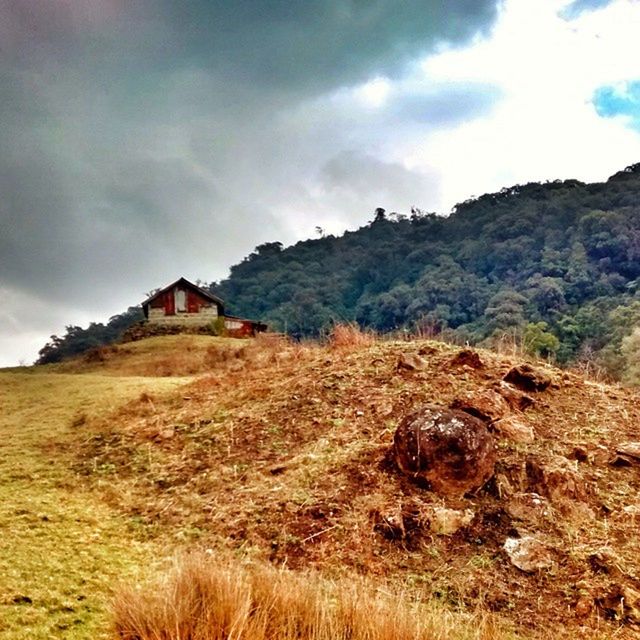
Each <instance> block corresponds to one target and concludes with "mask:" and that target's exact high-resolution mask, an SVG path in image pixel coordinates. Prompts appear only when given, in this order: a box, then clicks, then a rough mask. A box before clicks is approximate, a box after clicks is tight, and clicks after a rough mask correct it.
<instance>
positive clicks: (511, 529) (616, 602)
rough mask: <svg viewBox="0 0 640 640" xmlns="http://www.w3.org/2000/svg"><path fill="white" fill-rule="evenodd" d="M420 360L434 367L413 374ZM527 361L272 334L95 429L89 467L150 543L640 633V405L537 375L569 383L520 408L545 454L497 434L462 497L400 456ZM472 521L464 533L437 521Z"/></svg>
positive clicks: (571, 627)
mask: <svg viewBox="0 0 640 640" xmlns="http://www.w3.org/2000/svg"><path fill="white" fill-rule="evenodd" d="M403 354H405V356H406V355H419V356H420V358H421V360H422V361H423V362H424V366H423V365H422V364H421V365H420V367H419V368H415V369H408V368H405V367H400V368H398V366H397V365H398V362H399V359H400V357H401V356H402V355H403ZM405 360H406V358H405ZM519 364H522V361H521V360H519V359H516V358H509V357H503V356H498V355H496V354H493V353H490V352H484V351H482V352H480V354H479V357H477V358H476V357H475V356H474V355H473V354H469V353H468V351H467V352H465V353H464V354H463V355H462V356H459V349H457V348H456V347H452V346H449V345H444V344H440V343H436V342H426V341H423V342H378V343H375V344H373V345H371V346H363V347H358V348H353V349H349V348H348V345H347V346H344V347H343V348H341V349H331V348H330V347H327V348H325V347H314V346H300V345H292V344H288V343H285V342H283V341H274V342H273V343H269V341H268V340H263V341H257V342H256V343H254V344H253V345H252V346H250V347H247V348H246V349H244V350H243V351H242V353H241V354H240V355H239V356H237V357H234V358H233V359H231V360H225V361H222V362H220V363H218V364H217V365H213V366H212V370H211V373H209V374H207V375H205V376H203V377H201V378H199V379H198V380H197V381H195V382H194V383H192V384H191V385H189V386H187V387H182V388H181V390H180V392H179V393H172V394H170V395H167V396H163V397H161V398H152V397H149V396H148V395H143V396H141V397H140V398H139V399H138V400H136V401H134V402H132V403H130V404H128V405H127V406H126V407H125V408H124V409H121V410H118V411H116V412H115V413H114V414H113V415H111V416H110V417H109V418H108V419H107V420H101V421H96V420H93V421H91V420H90V421H89V422H88V423H86V424H83V425H82V426H81V427H79V428H80V429H82V430H83V433H85V434H86V438H85V439H84V441H83V444H82V446H80V447H79V449H78V451H77V452H75V455H76V462H75V464H76V467H77V469H78V470H79V471H80V472H81V473H82V474H84V475H85V476H86V478H87V482H89V483H91V484H94V485H95V484H96V483H97V484H99V486H100V487H101V490H102V491H103V493H104V497H105V499H106V500H108V501H110V502H112V503H113V504H117V505H118V506H119V507H120V508H121V509H123V510H124V511H125V512H126V513H128V514H130V515H132V516H135V517H136V519H137V521H139V522H143V523H145V524H146V525H147V528H148V532H149V535H152V534H154V535H165V533H163V532H166V531H174V532H175V533H176V535H183V536H184V535H185V533H184V532H185V531H188V532H190V534H189V535H190V536H191V538H195V539H196V543H197V544H198V545H202V546H203V547H205V548H212V549H215V548H227V549H228V548H231V549H237V550H238V551H242V552H244V553H252V554H255V555H258V556H262V557H264V558H268V559H270V560H271V561H272V562H274V563H286V564H287V565H288V566H289V567H292V568H298V567H310V566H311V567H317V568H319V569H321V570H322V571H323V572H325V573H327V574H329V575H335V574H340V573H345V572H353V571H357V572H359V573H362V574H368V575H373V576H380V577H381V578H383V579H384V580H385V581H389V582H391V583H397V584H401V585H402V586H403V587H404V588H406V589H408V590H415V591H421V592H423V593H425V594H427V595H429V596H432V597H436V598H439V599H441V600H443V601H445V602H447V603H448V604H450V605H451V606H452V607H471V608H475V607H476V606H478V605H480V606H484V607H486V608H487V609H489V610H491V611H495V612H498V613H499V614H500V615H501V616H503V617H504V618H506V619H508V620H511V621H512V622H513V624H514V625H515V626H516V628H517V629H518V630H520V632H521V633H523V634H524V635H533V636H535V637H540V638H549V637H554V638H559V637H565V638H596V637H598V638H601V637H610V636H613V634H614V633H615V634H616V636H615V637H618V638H632V637H638V634H640V627H638V623H639V622H640V619H639V618H638V617H637V616H640V611H638V610H634V609H633V606H634V605H633V602H632V597H633V593H638V591H640V580H639V578H640V542H639V539H638V527H639V526H640V493H639V491H640V461H635V460H634V458H633V457H630V456H627V457H626V458H625V460H626V463H625V464H615V460H616V454H617V450H618V448H619V445H620V444H621V443H628V442H637V441H638V440H640V429H639V424H640V423H639V419H640V406H639V404H638V395H637V394H636V393H635V392H633V391H631V390H627V389H623V388H619V387H613V386H607V385H603V384H599V383H595V382H591V381H589V380H585V379H584V378H582V377H580V376H578V375H576V374H574V373H571V372H563V371H560V370H557V369H554V368H552V367H549V366H546V365H541V364H535V367H537V368H538V369H541V373H544V375H546V376H548V377H549V379H550V384H549V385H548V386H547V387H546V388H545V390H543V391H536V390H535V388H534V387H531V388H530V389H528V390H527V393H528V394H529V396H530V397H531V398H533V404H532V405H531V406H528V405H529V404H531V403H530V402H528V401H527V402H525V403H523V404H522V406H523V407H525V411H524V412H521V411H519V410H518V409H517V408H515V407H516V406H518V404H517V403H514V402H511V401H509V398H507V400H508V401H509V404H510V405H511V406H512V408H511V409H510V411H511V415H512V416H513V417H515V418H517V419H518V420H519V421H520V422H522V423H524V424H525V425H526V426H527V427H529V428H530V431H529V432H528V433H531V432H532V433H533V434H534V438H533V442H530V443H523V442H518V441H516V440H513V439H511V438H510V437H508V436H507V435H505V434H508V431H506V430H505V431H504V432H502V431H500V430H498V429H492V426H491V423H488V427H489V429H490V430H493V433H494V436H495V438H496V441H497V462H496V468H495V474H494V475H493V476H492V478H491V479H490V480H489V481H488V482H487V483H486V484H485V485H484V486H483V487H482V488H481V489H480V490H478V491H476V492H475V493H474V494H466V495H465V496H462V497H443V496H441V495H439V494H438V493H436V492H434V491H432V490H431V488H430V487H429V485H428V484H427V483H425V482H423V481H420V479H419V478H412V477H411V476H407V475H404V474H402V473H401V472H400V471H399V470H398V469H397V468H396V466H395V464H394V462H393V456H392V455H391V453H390V452H391V451H392V447H393V437H394V432H395V430H396V427H397V426H398V424H399V423H400V421H401V420H402V418H403V417H405V416H406V415H407V414H408V413H410V412H412V411H415V410H417V409H419V408H420V407H422V406H423V405H427V404H428V405H438V406H442V407H443V408H447V407H449V406H450V405H451V404H452V403H454V401H455V400H456V399H458V398H460V397H463V396H464V397H465V398H467V399H468V396H469V394H473V393H476V392H480V391H483V392H484V390H486V389H489V388H492V389H497V388H499V387H500V381H501V380H502V379H503V378H504V376H505V375H506V374H507V373H508V372H509V371H510V370H511V369H512V367H514V366H515V365H519ZM529 396H527V397H529ZM619 458H620V456H619V455H618V459H619ZM105 470H108V472H107V474H106V475H105ZM534 494H535V495H534ZM531 496H534V497H531ZM535 496H537V497H535ZM437 509H441V510H442V509H445V511H436V510H437ZM458 512H459V513H460V514H466V515H465V516H464V518H463V517H462V515H461V516H460V522H461V523H463V524H462V525H461V526H460V527H459V528H457V530H456V531H455V532H453V533H449V534H444V535H443V534H442V531H441V530H438V529H437V527H435V525H434V524H433V523H434V522H435V520H436V516H435V515H434V514H436V513H437V514H440V515H441V514H442V513H445V514H449V513H452V514H455V513H458ZM469 514H471V515H470V516H469ZM440 515H439V516H438V517H440ZM447 526H448V525H447ZM525 536H533V537H534V538H535V539H536V540H539V541H540V542H541V545H543V546H544V548H545V549H548V553H549V558H550V560H548V561H549V563H550V564H548V566H547V567H546V568H545V569H544V570H532V571H523V570H521V569H519V568H517V567H516V566H515V565H514V564H513V562H512V561H511V560H510V559H509V555H508V554H507V552H506V551H505V548H504V545H505V542H506V540H507V538H515V539H518V538H524V537H525ZM513 544H515V543H513ZM594 558H595V560H594ZM523 566H524V565H523Z"/></svg>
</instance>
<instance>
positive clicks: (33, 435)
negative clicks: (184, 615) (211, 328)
mask: <svg viewBox="0 0 640 640" xmlns="http://www.w3.org/2000/svg"><path fill="white" fill-rule="evenodd" d="M184 382H185V380H183V379H163V380H150V379H145V378H120V379H114V378H107V377H102V376H96V375H83V376H73V375H65V374H56V375H53V374H51V373H48V372H47V369H45V372H42V371H39V370H34V369H29V370H26V371H25V372H22V371H15V370H14V371H13V372H12V371H0V406H1V407H2V413H1V414H0V531H1V532H2V535H1V536H0V576H1V579H0V638H7V640H8V639H11V640H39V639H43V640H44V639H48V638H69V639H76V638H77V639H80V638H88V637H90V638H107V637H108V633H107V627H108V624H107V618H108V609H107V606H106V601H107V599H108V594H109V589H110V588H111V586H112V584H113V581H114V580H115V579H119V578H121V577H123V576H132V575H136V574H137V573H139V571H140V569H139V567H147V568H151V567H153V565H154V562H153V557H154V552H153V551H152V549H151V548H150V547H149V545H147V544H145V543H141V542H137V541H136V540H135V539H134V538H133V537H132V536H131V534H130V533H129V532H128V526H127V521H128V518H127V517H126V516H125V515H123V514H122V513H119V512H117V511H114V510H113V509H110V508H109V507H107V506H106V505H105V503H104V501H102V500H101V499H100V498H99V496H97V495H96V494H95V493H94V492H91V491H90V490H87V489H85V488H83V487H82V484H81V483H79V482H78V479H77V477H76V476H75V474H74V473H73V472H72V471H71V469H70V467H69V466H67V465H65V457H64V455H63V453H64V451H65V449H66V448H67V447H68V446H69V444H70V443H71V442H74V441H76V440H77V438H78V436H79V434H81V430H82V424H83V423H84V421H85V420H88V419H91V418H92V417H95V416H96V415H99V414H101V413H103V412H105V411H108V410H111V409H112V408H113V407H114V406H117V405H119V404H120V403H123V402H126V401H128V400H130V399H132V398H134V397H137V396H139V395H140V393H142V392H148V391H149V390H151V389H153V391H154V392H155V393H161V392H166V391H169V390H170V389H174V388H175V387H176V386H179V385H181V384H184ZM74 425H75V426H74Z"/></svg>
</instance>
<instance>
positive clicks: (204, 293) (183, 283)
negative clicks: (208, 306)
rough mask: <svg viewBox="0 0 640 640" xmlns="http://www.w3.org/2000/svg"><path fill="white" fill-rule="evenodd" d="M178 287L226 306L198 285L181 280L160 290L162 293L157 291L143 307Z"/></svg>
mask: <svg viewBox="0 0 640 640" xmlns="http://www.w3.org/2000/svg"><path fill="white" fill-rule="evenodd" d="M178 286H180V287H187V288H189V289H191V290H193V291H196V292H198V293H199V294H200V295H201V296H202V297H203V298H207V299H208V300H211V302H215V303H216V304H219V305H224V302H223V301H222V300H221V299H220V298H218V296H214V295H213V294H212V293H210V292H209V291H207V290H206V289H202V288H200V287H198V286H197V285H195V284H193V282H189V281H188V280H187V279H186V278H179V279H178V280H176V281H175V282H172V283H171V284H169V285H167V286H166V287H164V288H162V289H160V291H156V292H155V293H154V294H153V295H152V296H149V297H148V298H147V299H146V300H145V301H144V302H143V303H142V306H143V307H145V306H146V305H148V304H149V303H150V302H151V301H153V300H155V299H156V298H157V297H158V296H161V295H162V294H163V293H165V292H166V291H169V290H170V289H173V288H174V287H178Z"/></svg>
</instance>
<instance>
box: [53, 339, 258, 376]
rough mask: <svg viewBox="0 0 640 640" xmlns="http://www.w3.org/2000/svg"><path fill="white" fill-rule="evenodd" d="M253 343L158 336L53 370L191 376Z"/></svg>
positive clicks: (90, 354)
mask: <svg viewBox="0 0 640 640" xmlns="http://www.w3.org/2000/svg"><path fill="white" fill-rule="evenodd" d="M250 344H251V340H242V339H238V338H219V337H214V336H203V335H193V334H178V335H172V336H156V337H152V338H147V339H145V340H139V341H137V342H127V343H124V344H117V345H111V346H109V347H100V348H98V349H94V350H92V351H89V352H87V353H86V354H85V355H84V356H81V357H79V358H77V359H74V360H71V361H68V362H64V363H62V364H59V365H54V366H53V367H50V370H52V371H57V372H61V373H100V374H104V375H110V376H145V377H154V378H160V377H176V376H192V375H196V374H201V373H207V372H210V371H213V370H215V369H218V368H219V367H220V365H228V364H229V363H230V362H232V361H234V360H236V359H238V358H239V357H241V356H242V354H243V353H244V351H245V350H246V348H247V347H248V345H250Z"/></svg>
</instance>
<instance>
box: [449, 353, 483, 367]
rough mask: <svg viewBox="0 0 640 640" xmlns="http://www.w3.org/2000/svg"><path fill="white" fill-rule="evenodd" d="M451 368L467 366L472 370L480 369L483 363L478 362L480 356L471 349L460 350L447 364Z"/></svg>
mask: <svg viewBox="0 0 640 640" xmlns="http://www.w3.org/2000/svg"><path fill="white" fill-rule="evenodd" d="M449 365H450V366H452V367H462V366H467V367H471V368H472V369H482V368H483V367H484V363H483V362H482V360H480V356H479V355H478V353H477V352H476V351H474V350H473V349H462V350H460V351H458V353H456V355H455V356H453V358H452V359H451V361H450V362H449Z"/></svg>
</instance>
